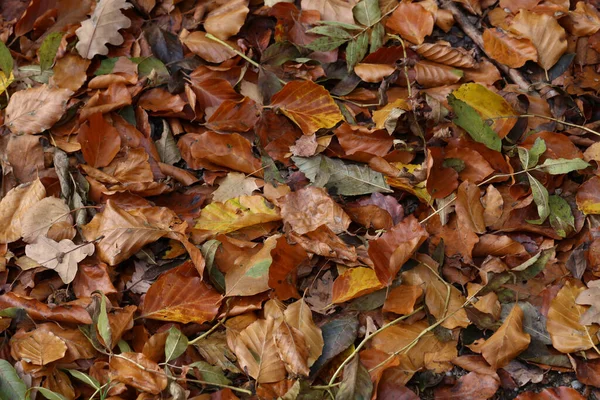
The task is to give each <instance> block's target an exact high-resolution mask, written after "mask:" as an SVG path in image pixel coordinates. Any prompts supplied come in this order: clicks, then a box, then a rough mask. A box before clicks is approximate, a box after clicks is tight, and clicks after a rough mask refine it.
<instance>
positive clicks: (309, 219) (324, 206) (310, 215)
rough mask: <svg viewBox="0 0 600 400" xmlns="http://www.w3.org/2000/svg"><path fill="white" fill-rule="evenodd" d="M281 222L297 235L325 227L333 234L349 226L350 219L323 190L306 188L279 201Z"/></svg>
mask: <svg viewBox="0 0 600 400" xmlns="http://www.w3.org/2000/svg"><path fill="white" fill-rule="evenodd" d="M279 201H280V205H281V216H282V217H283V221H284V222H286V223H288V224H290V226H291V227H292V230H294V232H296V233H297V234H299V235H304V234H306V233H308V232H312V231H314V230H315V229H317V228H318V227H320V226H321V225H327V227H328V228H329V229H331V231H333V232H334V233H335V234H338V233H341V232H344V231H345V230H346V229H348V226H350V222H351V220H350V217H349V216H348V215H347V214H346V213H345V212H344V210H343V209H342V207H340V205H339V204H337V203H336V202H335V201H333V199H332V198H331V197H329V195H328V194H327V192H325V190H323V189H320V188H316V187H313V186H308V187H306V188H304V189H301V190H298V191H296V192H292V193H289V194H287V195H286V196H285V197H284V198H283V199H279Z"/></svg>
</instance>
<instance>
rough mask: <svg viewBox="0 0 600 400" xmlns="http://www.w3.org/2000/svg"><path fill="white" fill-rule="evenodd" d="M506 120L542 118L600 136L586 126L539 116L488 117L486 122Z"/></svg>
mask: <svg viewBox="0 0 600 400" xmlns="http://www.w3.org/2000/svg"><path fill="white" fill-rule="evenodd" d="M507 118H542V119H547V120H548V121H553V122H556V123H559V124H563V125H566V126H570V127H571V128H579V129H581V130H584V131H586V132H588V133H591V134H593V135H596V136H600V132H597V131H595V130H593V129H591V128H588V127H586V126H583V125H578V124H574V123H572V122H567V121H562V120H560V119H558V118H554V117H548V116H546V115H540V114H523V115H504V116H501V117H490V118H487V120H488V121H494V120H497V119H507Z"/></svg>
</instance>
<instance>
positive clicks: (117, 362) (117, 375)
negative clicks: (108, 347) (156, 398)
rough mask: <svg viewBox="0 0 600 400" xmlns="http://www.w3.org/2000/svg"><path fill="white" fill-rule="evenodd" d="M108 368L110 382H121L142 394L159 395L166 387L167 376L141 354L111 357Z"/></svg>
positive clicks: (129, 353)
mask: <svg viewBox="0 0 600 400" xmlns="http://www.w3.org/2000/svg"><path fill="white" fill-rule="evenodd" d="M109 367H110V372H109V376H110V379H111V380H112V381H117V382H123V383H124V384H126V385H129V386H132V387H134V388H136V389H138V390H141V391H143V392H148V393H152V394H159V393H160V392H162V391H163V389H165V388H166V387H167V383H168V380H167V376H166V375H165V374H164V372H163V371H162V370H161V368H160V367H159V366H158V364H156V363H155V362H154V361H151V360H149V359H148V358H146V356H144V355H143V354H141V353H131V352H125V353H121V354H119V355H113V356H112V357H111V358H110V362H109Z"/></svg>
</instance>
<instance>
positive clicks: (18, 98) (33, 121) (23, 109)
mask: <svg viewBox="0 0 600 400" xmlns="http://www.w3.org/2000/svg"><path fill="white" fill-rule="evenodd" d="M72 94H73V92H71V91H70V90H69V89H60V88H57V87H53V86H48V85H41V86H38V87H36V88H31V89H26V90H21V91H19V92H16V93H14V94H13V95H12V96H11V98H10V101H9V102H8V106H7V107H6V114H5V119H4V124H5V125H6V126H8V127H9V129H10V130H11V132H13V133H16V134H19V135H21V134H24V133H29V134H35V133H41V132H43V131H45V130H46V129H50V128H51V127H52V125H54V124H55V123H56V122H57V121H58V120H59V119H60V118H61V117H62V116H63V114H64V112H65V111H66V110H67V100H68V99H69V97H70V96H71V95H72Z"/></svg>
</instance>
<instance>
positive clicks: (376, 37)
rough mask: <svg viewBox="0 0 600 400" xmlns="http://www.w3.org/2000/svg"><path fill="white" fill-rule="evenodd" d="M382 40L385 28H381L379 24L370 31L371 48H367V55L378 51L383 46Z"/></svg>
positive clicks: (381, 25)
mask: <svg viewBox="0 0 600 400" xmlns="http://www.w3.org/2000/svg"><path fill="white" fill-rule="evenodd" d="M384 38H385V28H384V27H383V24H382V23H381V22H379V23H378V24H375V26H373V28H372V29H371V47H369V53H373V52H375V51H377V50H379V48H381V46H383V40H384Z"/></svg>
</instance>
